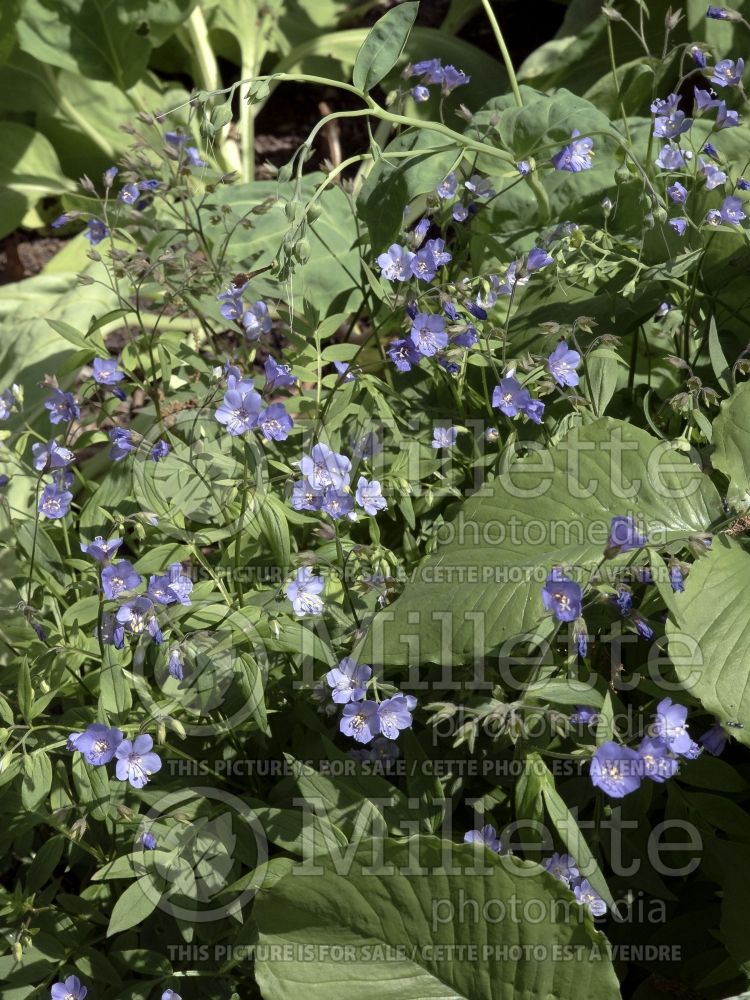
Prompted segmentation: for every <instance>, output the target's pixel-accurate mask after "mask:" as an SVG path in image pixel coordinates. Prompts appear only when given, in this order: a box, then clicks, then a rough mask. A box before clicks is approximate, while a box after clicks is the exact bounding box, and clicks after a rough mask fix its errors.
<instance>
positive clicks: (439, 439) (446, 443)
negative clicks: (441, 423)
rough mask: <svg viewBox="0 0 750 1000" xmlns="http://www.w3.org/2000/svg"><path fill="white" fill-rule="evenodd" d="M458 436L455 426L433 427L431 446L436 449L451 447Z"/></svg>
mask: <svg viewBox="0 0 750 1000" xmlns="http://www.w3.org/2000/svg"><path fill="white" fill-rule="evenodd" d="M457 437H458V428H456V427H433V429H432V447H433V448H434V449H435V450H436V451H437V450H439V449H440V448H452V447H453V445H454V444H455V443H456V438H457Z"/></svg>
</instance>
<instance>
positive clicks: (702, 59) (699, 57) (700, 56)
mask: <svg viewBox="0 0 750 1000" xmlns="http://www.w3.org/2000/svg"><path fill="white" fill-rule="evenodd" d="M690 55H691V56H692V58H693V62H694V63H695V65H696V66H700V68H701V69H705V68H706V63H707V62H708V60H707V58H706V53H705V52H704V51H703V49H702V48H701V47H700V46H699V45H691V46H690Z"/></svg>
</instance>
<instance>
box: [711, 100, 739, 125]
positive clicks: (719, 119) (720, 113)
mask: <svg viewBox="0 0 750 1000" xmlns="http://www.w3.org/2000/svg"><path fill="white" fill-rule="evenodd" d="M741 121H742V119H741V118H740V116H739V113H738V112H737V111H730V110H728V109H727V106H726V104H725V102H724V101H719V105H718V108H717V109H716V128H717V129H719V128H736V127H737V126H738V125H739V124H740V123H741Z"/></svg>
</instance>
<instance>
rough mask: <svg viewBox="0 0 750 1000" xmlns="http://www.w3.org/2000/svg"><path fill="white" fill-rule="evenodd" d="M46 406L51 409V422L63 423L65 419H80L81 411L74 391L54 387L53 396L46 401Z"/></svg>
mask: <svg viewBox="0 0 750 1000" xmlns="http://www.w3.org/2000/svg"><path fill="white" fill-rule="evenodd" d="M44 408H45V409H46V410H49V422H50V423H51V424H61V423H62V422H63V421H69V420H79V419H80V416H81V411H80V409H79V406H78V404H77V403H76V401H75V397H74V396H73V393H72V392H63V391H62V389H53V390H52V395H51V397H50V398H49V399H48V400H46V401H45V403H44Z"/></svg>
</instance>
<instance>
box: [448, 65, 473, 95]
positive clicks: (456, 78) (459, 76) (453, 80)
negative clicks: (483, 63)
mask: <svg viewBox="0 0 750 1000" xmlns="http://www.w3.org/2000/svg"><path fill="white" fill-rule="evenodd" d="M470 81H471V77H470V76H467V75H466V73H464V72H463V70H460V69H456V67H455V66H446V67H445V68H444V69H443V82H442V85H441V90H442V91H443V93H444V94H446V95H447V94H450V93H451V92H452V91H454V90H455V89H456V87H464V86H465V85H466V84H467V83H469V82H470Z"/></svg>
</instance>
